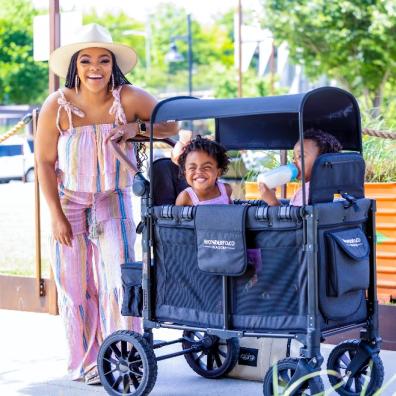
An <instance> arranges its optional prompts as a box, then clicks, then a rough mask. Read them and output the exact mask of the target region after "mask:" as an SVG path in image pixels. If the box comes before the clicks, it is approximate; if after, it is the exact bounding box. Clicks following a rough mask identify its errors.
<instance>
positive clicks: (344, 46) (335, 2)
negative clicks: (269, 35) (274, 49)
mask: <svg viewBox="0 0 396 396" xmlns="http://www.w3.org/2000/svg"><path fill="white" fill-rule="evenodd" d="M263 3H264V7H265V15H266V20H265V24H266V26H267V27H268V28H269V29H271V30H272V32H273V33H274V35H275V38H276V39H277V41H278V42H280V41H286V42H287V43H288V45H289V48H290V55H291V57H292V58H293V60H294V61H295V62H298V63H300V64H303V65H304V66H305V72H306V73H307V74H308V76H310V77H312V78H317V77H319V76H321V75H323V74H325V75H327V76H328V77H330V78H334V79H336V80H337V81H338V82H339V83H341V84H343V85H344V86H346V87H347V88H349V89H350V90H351V91H352V92H354V94H355V95H366V96H367V97H368V98H369V100H370V101H371V103H372V105H373V107H378V105H379V104H380V100H381V97H382V89H383V85H384V83H385V82H386V81H390V82H394V81H395V78H396V68H395V59H396V41H395V40H394V37H395V32H396V3H395V1H387V0H332V1H328V0H293V1H291V0H263Z"/></svg>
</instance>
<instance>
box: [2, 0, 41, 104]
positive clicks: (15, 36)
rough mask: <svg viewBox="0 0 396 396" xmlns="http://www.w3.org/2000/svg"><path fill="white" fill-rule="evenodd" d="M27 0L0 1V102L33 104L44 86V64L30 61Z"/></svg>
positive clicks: (30, 27) (30, 48)
mask: <svg viewBox="0 0 396 396" xmlns="http://www.w3.org/2000/svg"><path fill="white" fill-rule="evenodd" d="M34 15H35V13H34V11H33V8H32V6H31V2H30V1H28V0H13V1H12V2H10V1H7V0H0V103H3V104H10V103H12V104H34V103H38V102H40V101H41V100H42V99H43V97H44V96H45V93H46V89H47V86H48V83H47V81H48V78H47V76H48V68H47V65H46V64H43V63H38V62H35V61H34V60H33V34H32V25H33V16H34Z"/></svg>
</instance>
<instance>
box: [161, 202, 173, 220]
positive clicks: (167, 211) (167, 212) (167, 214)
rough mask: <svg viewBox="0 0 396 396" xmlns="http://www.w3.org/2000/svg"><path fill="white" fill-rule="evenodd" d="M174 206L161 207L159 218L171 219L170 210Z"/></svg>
mask: <svg viewBox="0 0 396 396" xmlns="http://www.w3.org/2000/svg"><path fill="white" fill-rule="evenodd" d="M174 206H175V205H162V208H161V217H162V218H164V219H171V218H172V217H173V216H172V209H173V207H174Z"/></svg>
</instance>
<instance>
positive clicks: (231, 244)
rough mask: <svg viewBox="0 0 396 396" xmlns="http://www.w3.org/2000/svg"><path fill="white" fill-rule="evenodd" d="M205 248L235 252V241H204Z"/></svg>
mask: <svg viewBox="0 0 396 396" xmlns="http://www.w3.org/2000/svg"><path fill="white" fill-rule="evenodd" d="M203 246H204V247H206V248H209V249H222V250H224V249H231V250H235V241H232V240H225V239H204V240H203Z"/></svg>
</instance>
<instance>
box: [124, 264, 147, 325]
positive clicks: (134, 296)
mask: <svg viewBox="0 0 396 396" xmlns="http://www.w3.org/2000/svg"><path fill="white" fill-rule="evenodd" d="M142 269H143V263H142V262H141V261H136V262H133V263H125V264H122V265H121V278H122V289H123V291H124V298H123V301H122V307H121V314H122V315H124V316H138V317H141V316H142V307H143V290H142Z"/></svg>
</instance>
